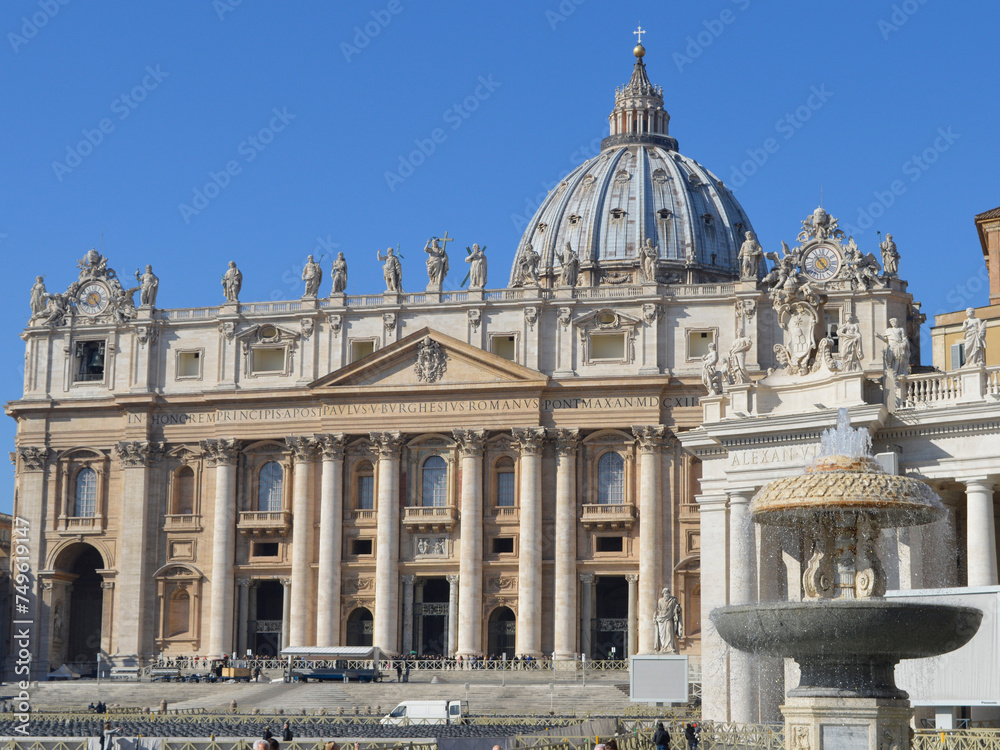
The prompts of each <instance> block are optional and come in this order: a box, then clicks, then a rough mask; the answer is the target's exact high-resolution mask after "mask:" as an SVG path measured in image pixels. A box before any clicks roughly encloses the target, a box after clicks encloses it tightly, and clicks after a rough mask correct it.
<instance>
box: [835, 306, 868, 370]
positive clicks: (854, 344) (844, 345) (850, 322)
mask: <svg viewBox="0 0 1000 750" xmlns="http://www.w3.org/2000/svg"><path fill="white" fill-rule="evenodd" d="M837 338H839V339H840V361H841V367H842V369H843V370H844V372H859V371H860V370H861V360H862V359H863V358H864V356H865V353H864V350H863V349H862V346H861V328H860V327H859V326H858V319H857V318H855V317H854V316H853V315H848V316H847V322H846V323H844V324H843V325H842V326H840V328H838V329H837Z"/></svg>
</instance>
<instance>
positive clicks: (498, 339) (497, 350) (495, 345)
mask: <svg viewBox="0 0 1000 750" xmlns="http://www.w3.org/2000/svg"><path fill="white" fill-rule="evenodd" d="M490 351H491V352H492V353H493V354H495V355H497V356H498V357H503V358H504V359H509V360H510V361H511V362H516V361H517V341H516V338H515V337H514V336H508V335H502V336H490Z"/></svg>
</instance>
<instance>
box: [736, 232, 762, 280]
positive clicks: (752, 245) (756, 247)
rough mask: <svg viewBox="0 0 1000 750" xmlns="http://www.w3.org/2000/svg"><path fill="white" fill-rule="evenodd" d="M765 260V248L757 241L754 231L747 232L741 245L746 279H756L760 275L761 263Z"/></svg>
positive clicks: (741, 256)
mask: <svg viewBox="0 0 1000 750" xmlns="http://www.w3.org/2000/svg"><path fill="white" fill-rule="evenodd" d="M762 260H764V248H762V247H761V246H760V243H759V242H757V238H756V237H754V236H753V232H747V233H746V239H745V240H744V241H743V244H742V245H741V246H740V265H741V270H742V271H743V278H744V279H756V278H757V277H758V276H759V275H760V263H761V261H762Z"/></svg>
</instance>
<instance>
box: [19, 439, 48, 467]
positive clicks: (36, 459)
mask: <svg viewBox="0 0 1000 750" xmlns="http://www.w3.org/2000/svg"><path fill="white" fill-rule="evenodd" d="M51 452H52V451H51V450H50V449H49V448H47V447H45V446H40V447H36V446H31V445H26V446H23V447H20V448H18V449H17V457H18V458H19V459H21V471H41V470H42V469H44V468H45V463H46V462H47V461H48V460H49V454H50V453H51Z"/></svg>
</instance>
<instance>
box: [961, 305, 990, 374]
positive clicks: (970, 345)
mask: <svg viewBox="0 0 1000 750" xmlns="http://www.w3.org/2000/svg"><path fill="white" fill-rule="evenodd" d="M962 335H963V337H964V338H963V341H964V349H965V364H964V365H963V367H983V366H985V365H986V321H985V320H979V319H978V318H977V317H976V310H975V308H972V307H969V308H966V310H965V320H963V321H962Z"/></svg>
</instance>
